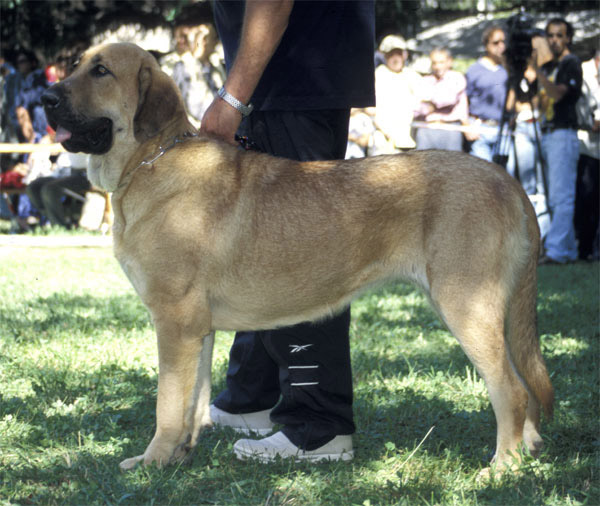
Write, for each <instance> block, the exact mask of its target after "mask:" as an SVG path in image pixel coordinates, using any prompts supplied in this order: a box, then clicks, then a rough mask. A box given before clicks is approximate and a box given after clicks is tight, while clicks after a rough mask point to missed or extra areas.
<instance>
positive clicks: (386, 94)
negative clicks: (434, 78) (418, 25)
mask: <svg viewBox="0 0 600 506" xmlns="http://www.w3.org/2000/svg"><path fill="white" fill-rule="evenodd" d="M379 50H380V51H381V53H383V55H384V57H385V64H384V65H379V66H378V67H377V69H375V96H376V101H377V106H376V108H375V126H376V128H377V131H376V132H375V133H374V135H373V149H372V150H371V151H372V153H371V154H373V155H380V154H391V153H398V152H400V151H406V150H409V149H413V148H414V147H415V146H416V144H415V141H414V139H413V138H412V135H411V128H412V126H411V124H412V120H413V114H414V110H415V109H416V108H417V105H418V103H419V100H418V98H417V97H418V93H419V89H420V87H421V85H422V79H423V78H422V77H421V76H420V75H419V74H418V73H417V72H415V71H414V70H411V69H408V68H406V66H405V63H406V61H407V59H408V46H407V45H406V41H405V40H404V39H403V38H402V37H400V36H399V35H388V36H387V37H385V38H384V39H383V40H382V41H381V44H380V45H379Z"/></svg>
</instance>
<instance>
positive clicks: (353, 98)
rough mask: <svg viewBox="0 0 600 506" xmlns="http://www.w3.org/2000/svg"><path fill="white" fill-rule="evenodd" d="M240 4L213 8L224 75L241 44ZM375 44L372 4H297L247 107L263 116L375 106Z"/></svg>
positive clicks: (226, 1) (221, 2)
mask: <svg viewBox="0 0 600 506" xmlns="http://www.w3.org/2000/svg"><path fill="white" fill-rule="evenodd" d="M244 4H245V2H243V1H230V0H218V1H217V2H215V5H214V12H215V22H216V25H217V31H218V32H219V37H220V38H221V42H222V43H223V48H224V50H225V61H226V64H227V69H228V70H229V69H230V67H231V65H232V64H233V61H234V59H235V55H236V53H237V50H238V47H239V43H240V36H241V31H242V23H243V18H244ZM374 44H375V8H374V1H373V0H363V1H343V2H342V1H335V0H334V1H299V2H295V3H294V7H293V9H292V12H291V14H290V19H289V23H288V27H287V29H286V31H285V33H284V35H283V37H282V39H281V42H280V44H279V46H278V48H277V50H276V51H275V54H274V55H273V57H272V58H271V61H270V62H269V64H268V65H267V68H266V69H265V72H264V74H263V76H262V78H261V80H260V82H259V83H258V86H257V88H256V90H255V92H254V95H253V96H252V100H251V102H252V103H253V104H254V106H255V108H257V109H258V110H263V111H266V110H280V111H296V110H323V109H350V108H351V107H367V106H372V105H375V85H374Z"/></svg>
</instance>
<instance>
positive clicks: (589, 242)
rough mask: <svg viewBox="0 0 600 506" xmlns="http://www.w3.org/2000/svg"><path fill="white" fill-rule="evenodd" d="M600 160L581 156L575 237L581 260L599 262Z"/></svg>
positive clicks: (578, 165) (576, 198)
mask: <svg viewBox="0 0 600 506" xmlns="http://www.w3.org/2000/svg"><path fill="white" fill-rule="evenodd" d="M598 175H599V171H598V159H597V158H592V157H591V156H587V155H581V156H580V157H579V163H578V164H577V189H576V196H575V235H576V236H577V241H578V243H579V258H581V259H582V260H587V259H594V260H598V253H599V252H598V247H599V244H598V235H599V226H600V219H599V216H600V202H599V199H598V195H599V192H600V190H599V189H600V183H599V177H598Z"/></svg>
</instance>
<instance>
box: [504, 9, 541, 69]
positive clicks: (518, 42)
mask: <svg viewBox="0 0 600 506" xmlns="http://www.w3.org/2000/svg"><path fill="white" fill-rule="evenodd" d="M506 24H507V27H508V44H507V46H506V53H505V54H506V63H507V66H508V72H509V75H511V76H512V77H514V78H516V79H517V81H519V80H520V79H521V78H522V77H523V73H524V72H525V69H526V68H527V60H529V58H530V57H531V53H532V51H533V46H532V44H531V39H533V37H534V36H536V35H539V33H540V31H539V30H538V29H537V28H535V25H534V19H533V16H531V15H530V14H527V13H526V12H519V13H518V14H515V15H514V16H512V17H510V18H508V21H507V22H506Z"/></svg>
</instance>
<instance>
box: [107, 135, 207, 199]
mask: <svg viewBox="0 0 600 506" xmlns="http://www.w3.org/2000/svg"><path fill="white" fill-rule="evenodd" d="M192 137H198V134H197V133H189V132H186V133H184V134H183V135H182V136H179V135H177V136H175V137H174V138H173V139H172V140H171V143H170V144H167V145H165V146H159V147H158V151H157V152H156V153H155V154H154V155H152V157H149V158H144V159H143V160H142V161H141V162H140V163H139V164H138V165H137V166H136V167H134V168H133V169H131V170H130V171H129V172H128V173H127V174H125V176H123V182H121V183H120V184H119V186H117V188H116V189H115V192H116V191H118V190H120V189H121V188H122V187H123V186H125V184H127V181H128V180H130V179H131V176H133V174H134V173H135V172H136V171H137V170H138V169H139V168H140V167H142V166H143V165H152V164H153V163H154V162H155V161H156V160H158V159H159V158H160V157H161V156H163V155H164V154H165V153H166V152H167V151H169V150H170V149H172V148H174V147H175V146H177V144H180V143H182V142H185V141H187V140H188V139H191V138H192Z"/></svg>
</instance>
